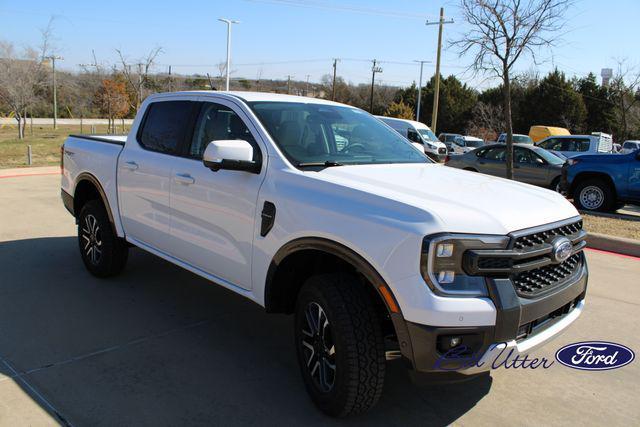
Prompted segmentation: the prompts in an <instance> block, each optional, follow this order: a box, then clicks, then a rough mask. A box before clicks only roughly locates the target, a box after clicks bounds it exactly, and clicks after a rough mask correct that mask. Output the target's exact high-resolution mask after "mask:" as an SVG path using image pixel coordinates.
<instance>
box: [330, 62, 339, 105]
mask: <svg viewBox="0 0 640 427" xmlns="http://www.w3.org/2000/svg"><path fill="white" fill-rule="evenodd" d="M337 67H338V58H334V59H333V86H332V87H331V91H332V93H331V100H332V101H335V100H336V68H337Z"/></svg>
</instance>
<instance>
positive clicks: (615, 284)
mask: <svg viewBox="0 0 640 427" xmlns="http://www.w3.org/2000/svg"><path fill="white" fill-rule="evenodd" d="M59 180H60V179H59V176H55V175H45V176H25V177H14V178H4V179H0V425H3V426H4V425H11V426H15V425H46V424H56V423H60V424H64V423H67V424H70V425H77V426H82V425H132V424H135V425H154V426H158V425H219V424H224V425H256V424H257V425H294V424H295V425H298V424H302V425H327V424H330V425H341V424H349V425H359V424H362V425H364V424H366V425H385V426H389V425H402V426H406V425H428V424H435V425H447V424H451V423H453V424H460V425H530V426H538V425H573V424H581V425H603V424H606V425H628V424H636V423H637V421H638V419H640V407H639V406H638V404H637V403H638V392H639V391H640V389H639V386H638V384H640V365H639V362H638V361H637V360H636V361H634V362H633V363H632V364H630V365H628V366H626V367H624V368H622V369H618V370H612V371H604V372H584V371H577V370H573V369H569V368H566V367H564V366H561V365H559V364H558V363H555V364H554V365H553V366H552V367H551V368H549V369H548V370H542V369H537V370H528V371H524V370H519V371H516V370H513V369H510V370H504V369H500V370H497V371H495V372H493V373H492V376H491V378H488V377H487V378H480V379H478V380H474V381H470V382H466V383H460V384H453V385H417V384H415V383H414V382H412V381H411V380H410V376H409V375H408V373H407V372H406V371H405V370H404V369H403V368H402V367H401V366H399V365H398V364H390V365H389V369H388V373H387V377H386V385H385V391H384V394H383V397H382V399H381V401H380V403H379V404H378V406H377V407H376V408H375V409H374V410H373V411H372V412H371V413H369V414H366V415H364V416H361V417H357V418H353V419H349V420H343V421H336V420H332V419H328V418H327V417H325V416H323V415H322V414H321V413H319V412H318V411H317V410H316V409H315V407H314V406H313V404H312V403H311V402H310V400H309V399H308V397H307V395H306V392H305V390H304V386H303V383H302V381H301V379H300V376H299V373H298V368H297V365H296V360H295V354H294V348H293V342H292V325H291V319H290V318H288V317H287V316H283V315H267V314H265V313H264V311H263V310H262V309H261V308H260V307H258V306H257V305H255V304H253V303H252V302H249V301H247V300H244V299H243V298H241V297H240V296H237V295H234V294H232V293H231V292H229V291H226V290H223V289H222V288H220V287H217V286H215V285H212V284H210V283H208V282H206V281H205V280H203V279H200V278H199V277H196V276H194V275H193V274H191V273H189V272H186V271H184V270H181V269H180V268H178V267H175V266H173V265H171V264H169V263H167V262H165V261H163V260H160V259H159V258H156V257H154V256H152V255H149V254H147V253H145V252H143V251H141V250H137V249H134V250H132V251H131V256H130V259H129V263H128V266H127V268H126V270H125V272H124V273H123V274H122V275H121V276H119V277H117V278H114V279H109V280H98V279H96V278H94V277H92V276H90V275H89V274H88V273H87V272H86V271H85V269H84V267H83V265H82V262H81V260H80V257H79V254H78V248H77V243H76V239H75V226H74V223H73V219H72V217H71V216H70V215H69V214H68V213H67V212H66V210H65V209H64V208H63V206H62V203H61V202H60V196H59V194H60V190H59ZM587 256H588V259H589V265H590V269H591V280H590V284H589V293H588V297H587V307H586V310H585V313H584V314H583V316H582V317H581V318H580V319H578V321H577V322H576V323H575V324H574V325H573V326H572V327H571V328H570V330H569V331H568V332H567V333H566V334H565V335H563V336H561V337H560V338H558V339H557V340H556V341H555V342H553V343H551V344H549V345H548V346H547V347H545V348H544V349H541V350H539V351H537V352H535V356H537V357H547V358H548V359H550V360H553V355H554V353H555V351H556V350H557V349H558V348H560V347H561V346H562V345H565V344H568V343H572V342H577V341H585V340H606V341H613V342H618V343H620V344H624V345H626V346H628V347H630V348H631V349H633V350H635V351H636V352H638V351H640V334H639V333H638V327H637V325H638V320H637V316H638V312H639V311H640V310H639V306H640V289H639V288H638V278H639V277H640V260H638V259H635V258H630V257H622V256H614V255H610V254H606V253H600V252H596V251H588V255H587Z"/></svg>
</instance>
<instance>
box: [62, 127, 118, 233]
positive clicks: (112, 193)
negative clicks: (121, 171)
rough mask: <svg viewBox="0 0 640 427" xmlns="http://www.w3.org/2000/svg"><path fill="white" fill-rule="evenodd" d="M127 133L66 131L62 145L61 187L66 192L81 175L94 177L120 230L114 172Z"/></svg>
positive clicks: (71, 193) (69, 190) (73, 187)
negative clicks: (107, 133)
mask: <svg viewBox="0 0 640 427" xmlns="http://www.w3.org/2000/svg"><path fill="white" fill-rule="evenodd" d="M126 140H127V135H69V137H68V138H67V139H66V140H65V142H64V145H63V154H62V155H63V165H64V166H63V170H62V191H64V192H66V193H67V194H69V195H70V196H73V195H74V193H75V185H76V184H77V183H78V182H79V181H81V179H79V178H82V177H81V176H80V175H82V176H83V177H87V178H88V179H95V181H96V182H98V183H99V184H100V186H101V187H102V191H103V192H104V195H105V196H106V198H107V201H108V203H109V205H110V207H111V212H112V213H113V216H114V225H115V227H116V231H117V233H118V234H119V235H121V233H122V228H121V224H120V217H119V215H118V214H117V212H119V209H118V197H117V187H116V175H117V166H118V157H119V156H120V152H121V151H122V149H123V148H124V144H125V141H126Z"/></svg>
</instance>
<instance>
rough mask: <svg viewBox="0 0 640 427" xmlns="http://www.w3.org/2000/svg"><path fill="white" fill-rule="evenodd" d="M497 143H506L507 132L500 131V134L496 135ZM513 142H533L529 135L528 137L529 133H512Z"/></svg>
mask: <svg viewBox="0 0 640 427" xmlns="http://www.w3.org/2000/svg"><path fill="white" fill-rule="evenodd" d="M496 142H497V143H498V144H506V143H507V134H506V133H504V132H503V133H501V134H500V136H498V140H497V141H496ZM513 143H514V144H533V140H532V139H531V137H529V135H522V134H519V133H514V134H513Z"/></svg>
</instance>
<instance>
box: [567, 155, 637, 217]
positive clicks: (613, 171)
mask: <svg viewBox="0 0 640 427" xmlns="http://www.w3.org/2000/svg"><path fill="white" fill-rule="evenodd" d="M639 176H640V152H639V151H633V152H630V153H627V154H585V155H581V156H576V157H572V158H570V159H569V160H567V164H566V166H564V170H563V184H562V187H563V188H564V189H566V191H567V194H568V196H569V197H570V198H573V200H574V203H575V205H576V207H577V208H578V209H582V210H587V211H603V212H611V211H615V210H617V209H619V208H621V207H622V206H624V205H625V204H635V205H640V179H638V177H639Z"/></svg>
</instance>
